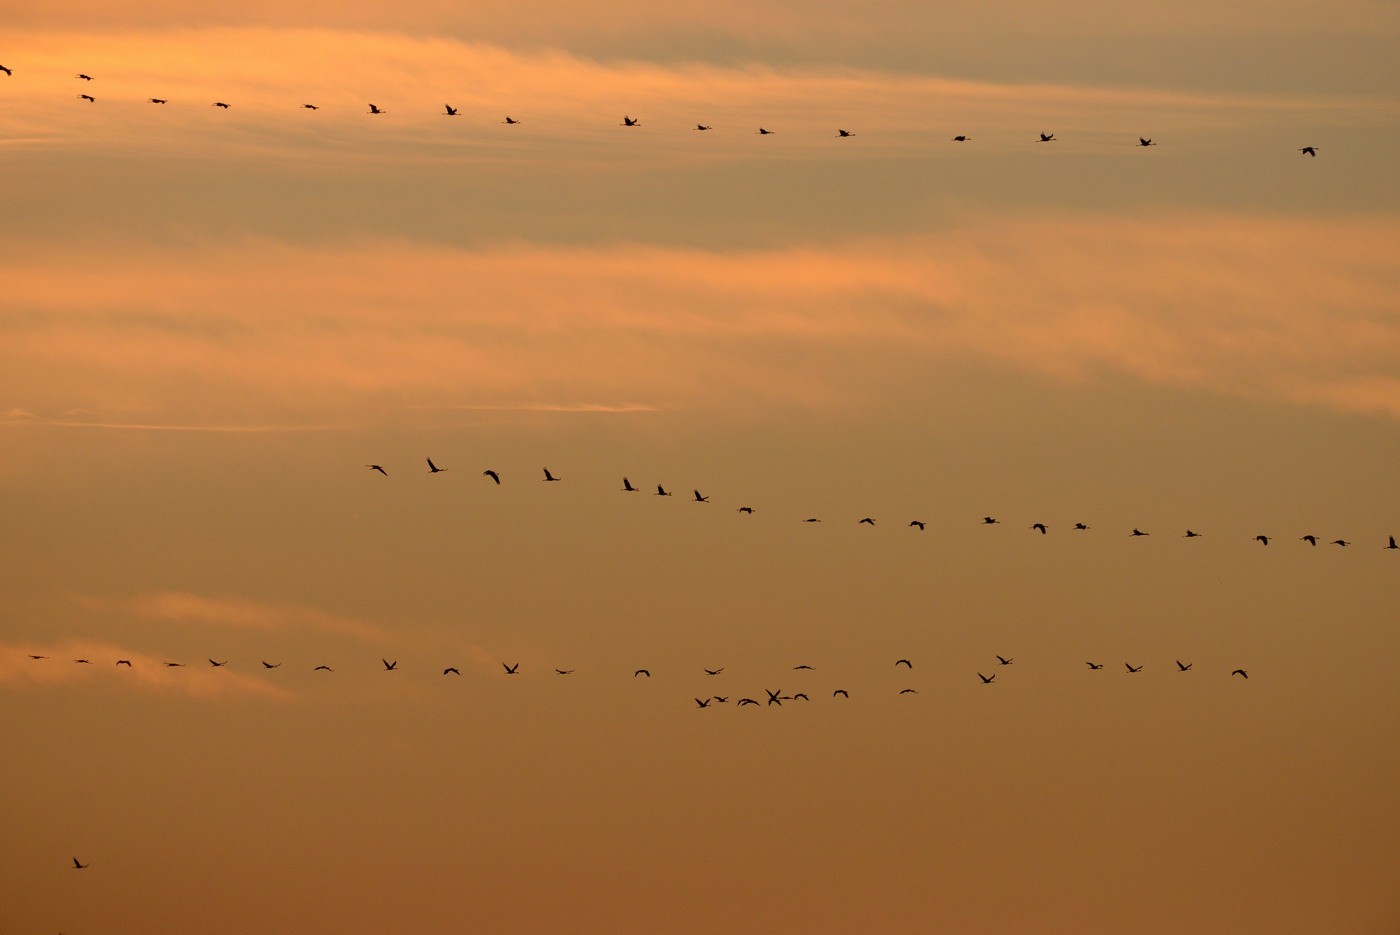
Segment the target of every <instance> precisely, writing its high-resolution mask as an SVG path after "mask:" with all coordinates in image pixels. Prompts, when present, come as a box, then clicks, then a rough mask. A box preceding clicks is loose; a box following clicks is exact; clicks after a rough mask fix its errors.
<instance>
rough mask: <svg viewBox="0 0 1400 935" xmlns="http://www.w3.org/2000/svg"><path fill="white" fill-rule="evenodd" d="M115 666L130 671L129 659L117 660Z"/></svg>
mask: <svg viewBox="0 0 1400 935" xmlns="http://www.w3.org/2000/svg"><path fill="white" fill-rule="evenodd" d="M117 665H119V666H126V667H127V668H128V669H130V668H131V660H130V659H118V660H117Z"/></svg>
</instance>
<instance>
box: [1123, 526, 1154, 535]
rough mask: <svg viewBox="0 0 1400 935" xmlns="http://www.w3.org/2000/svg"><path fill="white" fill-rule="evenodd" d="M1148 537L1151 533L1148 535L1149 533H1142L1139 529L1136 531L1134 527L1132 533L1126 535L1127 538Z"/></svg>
mask: <svg viewBox="0 0 1400 935" xmlns="http://www.w3.org/2000/svg"><path fill="white" fill-rule="evenodd" d="M1150 535H1152V533H1150V532H1143V531H1142V530H1141V529H1138V528H1137V527H1136V526H1134V527H1133V531H1132V532H1130V533H1128V537H1129V538H1132V537H1133V536H1150Z"/></svg>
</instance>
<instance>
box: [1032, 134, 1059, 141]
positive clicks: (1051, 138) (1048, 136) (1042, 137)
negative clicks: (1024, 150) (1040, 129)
mask: <svg viewBox="0 0 1400 935" xmlns="http://www.w3.org/2000/svg"><path fill="white" fill-rule="evenodd" d="M1036 142H1037V143H1053V142H1055V134H1053V133H1042V134H1040V139H1038V140H1036Z"/></svg>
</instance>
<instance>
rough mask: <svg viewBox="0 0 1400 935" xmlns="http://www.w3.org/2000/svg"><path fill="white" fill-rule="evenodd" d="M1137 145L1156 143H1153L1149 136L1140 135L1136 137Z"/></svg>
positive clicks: (1153, 144) (1154, 144)
mask: <svg viewBox="0 0 1400 935" xmlns="http://www.w3.org/2000/svg"><path fill="white" fill-rule="evenodd" d="M1138 145H1139V146H1156V145H1157V144H1156V143H1154V142H1152V140H1151V139H1150V138H1149V137H1144V136H1140V137H1138Z"/></svg>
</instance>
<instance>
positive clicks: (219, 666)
mask: <svg viewBox="0 0 1400 935" xmlns="http://www.w3.org/2000/svg"><path fill="white" fill-rule="evenodd" d="M209 665H211V666H212V667H214V668H215V669H222V668H223V667H224V666H226V665H228V660H227V659H225V660H224V661H223V662H215V661H214V660H213V659H210V660H209Z"/></svg>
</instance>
